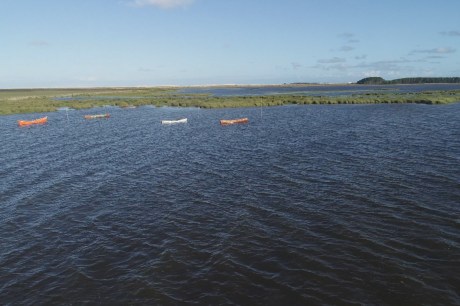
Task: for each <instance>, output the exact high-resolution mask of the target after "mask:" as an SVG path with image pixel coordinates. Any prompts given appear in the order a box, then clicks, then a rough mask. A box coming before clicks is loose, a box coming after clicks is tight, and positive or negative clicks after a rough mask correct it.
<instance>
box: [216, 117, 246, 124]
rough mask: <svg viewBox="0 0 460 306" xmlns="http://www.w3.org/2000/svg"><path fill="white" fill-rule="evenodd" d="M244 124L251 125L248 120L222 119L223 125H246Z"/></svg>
mask: <svg viewBox="0 0 460 306" xmlns="http://www.w3.org/2000/svg"><path fill="white" fill-rule="evenodd" d="M244 123H249V119H248V118H239V119H229V120H226V119H222V120H220V124H221V125H231V124H244Z"/></svg>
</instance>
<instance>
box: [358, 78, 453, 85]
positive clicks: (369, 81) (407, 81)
mask: <svg viewBox="0 0 460 306" xmlns="http://www.w3.org/2000/svg"><path fill="white" fill-rule="evenodd" d="M427 83H430V84H434V83H460V78H457V77H440V78H429V77H426V78H425V77H419V78H402V79H394V80H385V79H383V78H381V77H370V78H364V79H361V80H359V81H358V82H356V84H367V85H387V84H427Z"/></svg>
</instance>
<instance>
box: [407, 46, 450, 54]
mask: <svg viewBox="0 0 460 306" xmlns="http://www.w3.org/2000/svg"><path fill="white" fill-rule="evenodd" d="M455 51H456V50H455V49H453V48H450V47H447V48H434V49H423V50H420V49H419V50H412V51H411V53H410V54H415V53H430V54H447V53H455Z"/></svg>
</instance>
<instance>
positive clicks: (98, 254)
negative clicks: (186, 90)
mask: <svg viewBox="0 0 460 306" xmlns="http://www.w3.org/2000/svg"><path fill="white" fill-rule="evenodd" d="M98 111H100V112H104V113H105V112H109V113H110V114H111V118H110V119H102V120H89V121H85V120H84V119H83V115H84V114H86V113H96V112H98ZM39 115H42V114H29V115H13V116H2V117H0V134H1V137H2V145H1V146H0V156H1V157H2V166H1V167H0V177H1V184H0V203H1V205H0V232H1V236H2V239H1V240H0V269H1V274H0V301H2V304H6V305H37V304H47V305H49V304H60V305H62V304H70V305H73V304H75V305H82V304H90V305H93V304H123V305H129V304H131V305H140V304H148V305H156V304H161V305H177V304H198V305H206V304H237V305H311V304H317V305H324V304H355V305H356V304H369V305H422V304H423V305H453V304H459V303H460V297H459V293H458V292H459V287H458V284H459V283H460V279H459V275H460V273H459V272H460V271H459V267H458V262H459V254H460V234H459V233H460V231H459V230H460V218H459V215H460V206H459V203H460V166H459V165H460V104H452V105H443V106H430V105H402V104H398V105H308V106H283V107H270V108H263V109H260V108H247V109H217V110H202V109H194V108H154V107H140V108H136V109H118V108H113V107H112V108H101V109H98V110H91V111H89V110H86V111H71V112H65V111H61V112H55V113H48V114H47V115H48V116H49V122H48V124H46V125H43V126H32V127H26V128H18V127H17V126H16V120H17V119H23V118H24V119H28V118H33V117H36V116H39ZM242 116H245V117H249V119H250V123H249V124H247V125H237V126H225V127H222V126H220V125H219V124H218V122H219V119H230V118H238V117H242ZM181 117H187V118H188V123H187V124H182V125H172V126H162V125H161V124H160V120H162V119H175V118H181Z"/></svg>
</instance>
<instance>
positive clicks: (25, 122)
mask: <svg viewBox="0 0 460 306" xmlns="http://www.w3.org/2000/svg"><path fill="white" fill-rule="evenodd" d="M46 122H48V117H43V118H38V119H35V120H18V125H19V126H27V125H32V124H44V123H46Z"/></svg>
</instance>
